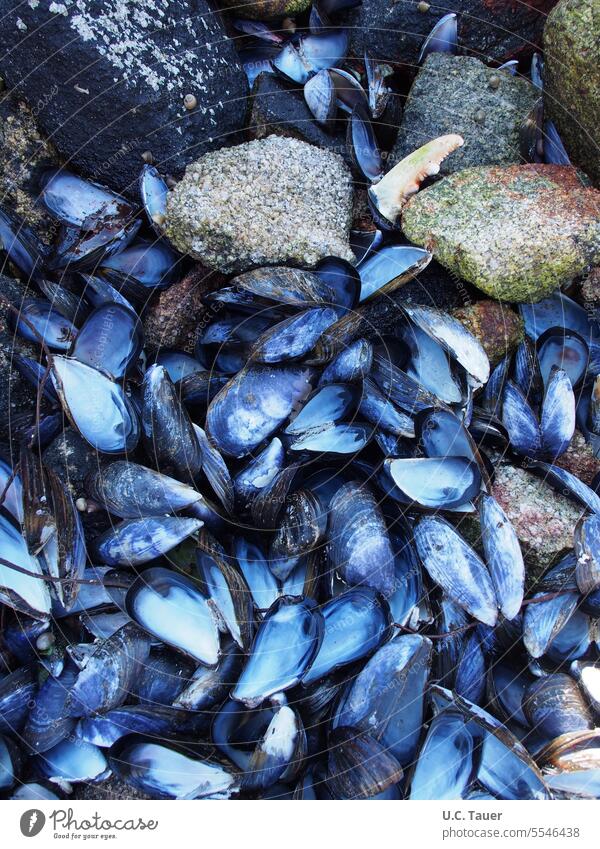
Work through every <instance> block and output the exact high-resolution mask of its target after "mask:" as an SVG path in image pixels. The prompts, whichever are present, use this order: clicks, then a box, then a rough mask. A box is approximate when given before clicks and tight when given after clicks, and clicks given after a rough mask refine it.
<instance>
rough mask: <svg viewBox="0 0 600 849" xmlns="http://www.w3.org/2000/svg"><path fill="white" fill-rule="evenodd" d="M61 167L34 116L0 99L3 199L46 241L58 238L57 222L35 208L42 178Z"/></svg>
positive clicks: (9, 100)
mask: <svg viewBox="0 0 600 849" xmlns="http://www.w3.org/2000/svg"><path fill="white" fill-rule="evenodd" d="M58 164H59V162H58V154H57V153H56V150H55V149H54V145H52V144H51V143H50V142H49V141H46V140H44V139H43V138H42V136H41V135H40V132H39V130H38V128H37V125H36V122H35V119H34V117H33V113H32V112H31V110H30V109H29V107H28V106H27V105H26V104H25V103H24V102H23V101H20V100H17V99H15V98H13V97H10V96H4V97H2V99H1V100H0V198H2V205H3V206H5V207H7V208H9V209H11V210H12V211H13V212H16V213H17V215H20V216H21V217H22V218H23V219H24V221H25V223H26V224H28V225H29V226H30V227H32V228H33V230H34V231H35V232H36V233H37V234H38V235H39V236H40V238H41V239H43V240H45V241H46V242H48V243H49V242H50V241H52V239H53V238H54V236H55V235H56V232H55V230H56V226H57V225H56V222H55V221H54V220H53V219H51V218H50V217H49V216H48V213H47V212H46V210H45V209H44V208H43V207H42V206H41V205H40V204H37V205H36V200H37V199H38V198H39V192H40V177H41V175H42V173H43V172H44V171H45V169H46V168H54V167H56V166H57V165H58Z"/></svg>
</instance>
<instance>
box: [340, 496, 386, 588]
mask: <svg viewBox="0 0 600 849" xmlns="http://www.w3.org/2000/svg"><path fill="white" fill-rule="evenodd" d="M327 535H328V540H329V545H328V552H329V565H330V568H331V569H332V570H335V571H336V572H338V573H339V575H340V576H341V577H342V578H343V579H344V581H346V582H347V583H348V584H349V585H351V586H362V587H371V588H373V589H375V590H378V591H379V592H380V593H381V594H382V595H384V596H387V595H390V593H391V592H392V591H393V588H394V553H393V551H392V546H391V543H390V537H389V534H388V531H387V528H386V524H385V520H384V518H383V514H382V512H381V509H380V507H379V505H378V503H377V501H376V499H375V497H374V496H373V494H372V493H371V492H370V491H369V489H368V488H367V487H366V486H361V484H360V483H358V482H357V481H350V482H349V483H347V484H344V485H343V486H341V487H340V488H339V489H338V491H337V493H336V494H335V495H334V497H333V498H332V500H331V504H330V510H329V528H328V531H327Z"/></svg>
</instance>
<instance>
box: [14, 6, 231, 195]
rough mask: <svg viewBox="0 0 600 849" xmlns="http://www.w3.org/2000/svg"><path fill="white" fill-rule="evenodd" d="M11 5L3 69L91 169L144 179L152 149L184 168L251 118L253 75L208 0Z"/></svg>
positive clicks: (113, 179)
mask: <svg viewBox="0 0 600 849" xmlns="http://www.w3.org/2000/svg"><path fill="white" fill-rule="evenodd" d="M0 13H1V14H2V18H3V20H2V27H1V28H0V48H1V55H2V57H3V58H2V60H1V61H0V73H2V75H3V76H4V77H5V80H6V82H7V85H8V86H9V87H11V88H18V90H19V93H20V94H21V95H22V96H23V97H25V99H26V100H27V102H28V103H29V105H30V106H31V107H32V108H34V109H35V113H36V115H37V119H38V121H39V124H40V127H41V128H42V129H43V130H44V131H45V132H46V133H47V134H48V135H50V136H51V137H52V140H53V142H54V144H55V145H56V147H57V149H58V151H59V152H60V153H61V155H63V156H64V157H65V158H67V159H68V161H69V164H70V165H72V166H75V167H76V168H78V169H80V170H81V171H82V172H83V174H84V175H85V176H87V177H90V178H92V179H95V180H98V181H99V182H101V183H106V184H108V185H110V186H111V187H113V188H115V189H117V190H119V191H126V190H128V189H129V190H133V191H135V189H136V186H135V181H136V179H137V176H138V174H139V171H140V167H141V165H142V159H141V155H142V153H143V152H144V151H146V150H151V151H152V154H153V157H154V162H155V164H156V165H157V166H158V167H159V168H160V169H161V170H162V171H168V172H172V173H176V172H179V171H182V170H183V169H184V167H185V165H186V164H187V163H188V162H191V161H192V160H194V159H196V158H197V157H198V156H199V155H200V154H202V153H204V152H206V151H207V150H213V149H215V148H216V147H219V146H220V145H221V144H222V143H223V139H225V138H228V137H230V136H231V134H232V133H234V132H235V131H237V130H239V129H240V127H241V125H242V123H243V121H244V116H245V111H246V103H245V98H246V95H247V82H246V77H245V74H244V72H243V70H242V68H241V66H240V63H239V61H238V57H237V52H236V50H235V48H234V46H233V42H231V41H230V40H229V39H227V37H226V36H225V32H224V29H223V26H222V23H221V20H220V18H219V15H218V14H217V13H215V12H214V11H213V9H211V8H210V6H209V5H208V4H207V3H206V2H205V0H78V2H77V3H73V2H68V3H55V2H49V0H41V2H35V1H34V0H32V2H29V3H21V2H17V0H0ZM188 94H189V95H192V96H193V97H194V98H195V99H196V101H197V106H196V107H195V108H193V109H191V110H188V109H186V108H185V106H184V97H185V96H186V95H188Z"/></svg>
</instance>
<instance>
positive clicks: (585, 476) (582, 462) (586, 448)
mask: <svg viewBox="0 0 600 849" xmlns="http://www.w3.org/2000/svg"><path fill="white" fill-rule="evenodd" d="M554 462H555V464H556V465H557V466H561V467H562V468H563V469H566V470H567V471H568V472H571V473H572V474H574V475H576V476H577V477H578V478H579V479H580V480H582V481H583V482H584V483H587V485H588V486H590V485H591V483H592V481H593V479H594V477H595V476H596V475H597V474H598V472H600V460H598V458H597V457H596V455H595V454H594V449H593V447H592V445H591V444H590V443H589V442H586V441H585V437H584V436H583V434H582V433H580V432H579V431H578V430H576V431H575V433H574V434H573V439H572V440H571V444H570V445H569V447H568V448H567V450H566V451H565V453H564V454H562V455H561V456H560V457H559V458H558V459H557V460H555V461H554Z"/></svg>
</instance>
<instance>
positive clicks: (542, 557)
mask: <svg viewBox="0 0 600 849" xmlns="http://www.w3.org/2000/svg"><path fill="white" fill-rule="evenodd" d="M492 495H493V496H494V498H496V499H497V501H498V502H499V503H500V505H501V506H502V507H503V508H504V510H505V512H506V514H507V516H508V518H509V519H510V521H511V522H512V524H513V526H514V528H515V531H516V532H517V536H518V537H519V542H520V543H521V550H522V552H523V557H524V558H525V563H526V565H527V580H528V583H532V582H533V581H535V580H536V579H537V578H539V577H540V576H541V575H542V573H543V572H545V571H546V569H547V568H548V567H549V566H551V565H552V564H553V563H554V562H555V561H556V560H558V558H559V557H560V556H561V555H563V554H565V553H566V552H567V551H569V550H570V549H572V548H573V530H574V528H575V525H576V523H577V521H578V519H579V518H580V516H581V515H582V514H583V513H584V512H585V510H584V509H583V508H582V507H579V506H578V505H577V504H575V502H574V501H571V500H569V499H568V498H565V497H564V496H562V495H560V494H559V493H558V492H556V491H555V490H554V489H552V487H550V486H549V484H547V483H546V482H545V481H543V480H542V479H541V478H538V477H536V476H535V475H533V474H532V473H531V472H528V471H527V470H526V469H519V468H516V467H514V466H510V465H504V464H500V465H499V466H497V467H496V476H495V479H494V484H493V487H492Z"/></svg>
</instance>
